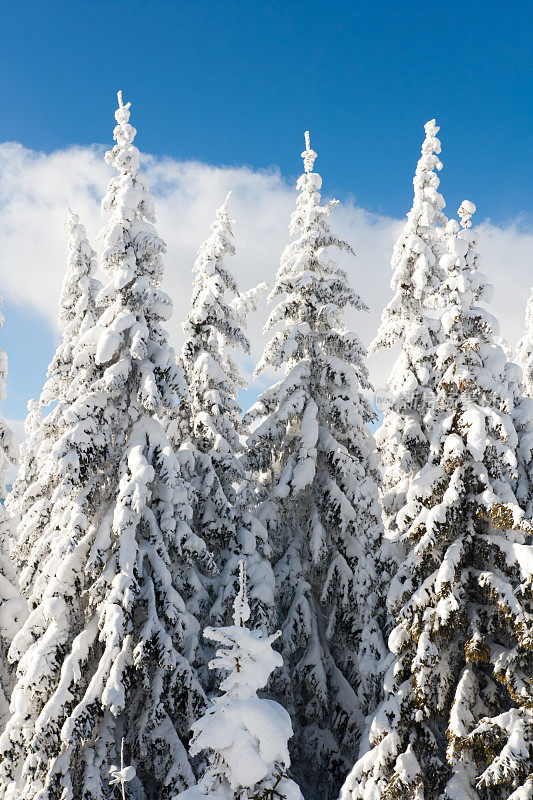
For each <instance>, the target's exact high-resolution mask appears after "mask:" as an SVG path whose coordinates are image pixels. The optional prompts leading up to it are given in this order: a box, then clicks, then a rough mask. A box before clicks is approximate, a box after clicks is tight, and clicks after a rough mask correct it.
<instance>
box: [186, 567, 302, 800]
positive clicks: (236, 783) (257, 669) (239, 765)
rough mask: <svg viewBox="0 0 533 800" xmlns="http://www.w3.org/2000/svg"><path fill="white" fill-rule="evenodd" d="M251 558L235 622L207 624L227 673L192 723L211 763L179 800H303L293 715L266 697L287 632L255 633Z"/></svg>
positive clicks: (196, 746) (195, 749) (218, 664)
mask: <svg viewBox="0 0 533 800" xmlns="http://www.w3.org/2000/svg"><path fill="white" fill-rule="evenodd" d="M249 619H250V605H249V603H248V599H247V597H246V577H245V565H244V561H241V564H240V587H239V592H238V594H237V597H236V598H235V603H234V616H233V622H234V624H233V625H230V626H227V627H214V628H206V630H205V632H204V635H205V636H206V637H207V638H208V639H210V640H211V641H213V642H215V643H216V644H217V645H218V648H219V649H218V650H217V652H216V656H215V658H213V660H212V661H211V662H210V664H209V667H210V669H216V670H222V671H223V672H227V676H226V677H225V678H224V680H223V681H222V683H221V684H220V689H221V692H222V693H221V694H220V695H218V696H217V697H215V698H214V699H213V701H212V703H211V705H210V707H209V708H208V709H207V711H206V712H205V714H204V715H203V716H202V717H200V719H199V720H198V721H197V722H195V723H194V725H193V738H192V741H191V753H192V754H193V755H197V754H199V753H202V752H204V753H205V752H207V760H208V763H207V766H206V768H205V769H204V772H203V775H202V777H201V778H200V780H199V781H198V784H197V785H196V786H193V787H191V788H189V789H186V790H185V791H184V792H182V793H181V794H180V795H178V797H177V798H176V800H204V799H205V798H206V797H209V798H212V800H303V798H302V794H301V792H300V789H299V788H298V785H297V784H296V783H295V782H294V781H293V780H291V778H290V777H289V775H288V773H287V770H288V768H289V766H290V757H289V751H288V740H289V738H290V737H291V736H292V726H291V720H290V717H289V715H288V713H287V712H286V711H285V709H284V708H282V706H280V705H279V703H276V702H275V701H274V700H267V699H265V698H259V697H258V696H257V692H258V691H259V690H261V689H263V688H264V687H265V686H266V684H267V681H268V679H269V676H270V674H271V673H272V672H273V671H274V670H276V669H278V668H279V667H280V666H281V665H282V663H283V659H282V657H281V656H280V654H279V653H277V652H276V651H275V650H273V648H272V643H273V642H274V641H276V639H277V638H278V637H279V636H280V632H279V631H278V632H277V633H275V634H273V635H272V636H266V635H264V634H263V633H261V632H260V631H258V630H253V629H252V630H250V629H249V628H248V627H247V625H246V623H247V622H248V620H249Z"/></svg>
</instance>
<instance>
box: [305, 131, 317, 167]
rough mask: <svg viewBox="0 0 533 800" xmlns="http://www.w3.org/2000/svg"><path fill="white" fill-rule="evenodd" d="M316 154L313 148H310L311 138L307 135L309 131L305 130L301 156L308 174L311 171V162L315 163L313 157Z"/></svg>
mask: <svg viewBox="0 0 533 800" xmlns="http://www.w3.org/2000/svg"><path fill="white" fill-rule="evenodd" d="M316 157H317V154H316V153H315V151H314V150H311V139H310V137H309V131H306V132H305V150H304V151H303V153H302V158H303V160H304V169H305V171H306V172H307V174H309V173H310V172H312V171H313V164H314V163H315V158H316Z"/></svg>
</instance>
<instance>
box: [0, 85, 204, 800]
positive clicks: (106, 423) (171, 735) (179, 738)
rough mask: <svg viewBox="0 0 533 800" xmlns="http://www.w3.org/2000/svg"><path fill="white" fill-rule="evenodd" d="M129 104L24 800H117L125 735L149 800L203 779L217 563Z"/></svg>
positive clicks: (3, 772)
mask: <svg viewBox="0 0 533 800" xmlns="http://www.w3.org/2000/svg"><path fill="white" fill-rule="evenodd" d="M118 98H119V108H118V110H117V111H116V113H115V118H116V121H117V125H116V127H115V130H114V138H115V141H116V145H115V147H114V148H113V150H111V151H109V152H108V153H107V154H106V160H107V161H108V162H110V163H112V164H113V165H114V166H115V168H116V169H117V172H118V175H117V176H116V177H114V178H112V179H111V181H110V183H109V187H108V190H107V193H106V196H105V197H104V200H103V203H102V207H103V209H104V210H109V211H110V212H111V214H110V219H109V222H108V224H107V226H106V228H105V229H104V231H103V237H102V238H103V256H102V267H103V269H104V272H105V273H106V276H107V279H108V282H107V283H106V285H105V286H104V288H103V289H102V290H101V292H100V293H99V296H98V303H99V305H100V307H101V310H102V313H101V314H100V316H99V318H98V321H97V322H96V324H95V325H93V326H92V327H89V328H88V330H87V331H86V332H85V333H84V334H83V336H82V337H81V339H80V341H79V342H78V344H77V345H76V348H75V353H76V359H78V351H79V358H80V359H81V361H78V368H77V370H76V374H75V376H74V378H73V383H75V385H76V387H77V389H78V392H79V394H78V397H77V399H75V400H72V402H71V403H70V404H68V405H67V406H66V407H65V409H64V411H63V414H62V422H63V424H64V431H63V434H62V436H61V438H60V439H59V440H58V441H57V442H54V443H53V446H52V447H50V448H49V452H50V454H51V455H50V458H49V459H48V464H49V465H50V466H49V472H50V476H51V477H54V478H55V485H54V488H53V491H52V493H51V494H50V493H49V491H47V495H46V498H45V499H46V501H47V502H48V503H49V505H50V512H49V518H50V519H49V523H48V525H47V526H46V528H45V529H44V530H43V532H42V534H41V536H40V537H39V539H38V540H37V543H36V545H35V547H36V548H39V547H40V540H41V539H44V540H45V541H46V542H47V546H46V547H42V548H41V549H42V550H43V554H44V555H43V558H42V559H41V562H40V563H35V564H33V563H32V565H31V567H32V570H33V571H34V572H35V573H36V577H35V579H34V580H33V582H32V585H31V607H32V611H31V613H30V616H29V618H28V620H27V623H26V624H25V626H24V627H23V629H22V631H21V632H20V633H19V634H18V635H17V636H16V637H15V639H14V640H13V643H12V645H11V648H10V656H11V658H12V659H14V660H16V661H18V668H17V684H16V686H15V689H14V691H13V701H12V702H13V714H12V717H11V719H10V722H9V724H8V726H7V728H6V731H5V732H4V734H3V736H2V737H1V739H0V750H1V753H2V761H1V763H0V788H1V789H2V790H3V794H4V796H5V797H6V798H10V799H11V798H13V799H14V798H17V800H19V798H21V797H24V799H25V800H33V798H39V800H59V798H61V800H74V798H76V800H111V798H113V797H115V788H114V787H115V783H116V772H117V768H116V766H115V765H116V764H118V763H120V752H121V746H122V740H123V739H124V743H125V748H126V757H127V759H128V761H129V762H130V764H131V766H132V767H133V768H134V770H135V772H136V775H135V777H134V778H133V779H132V780H131V781H130V783H129V792H130V794H131V796H132V797H134V798H135V800H145V798H150V799H151V800H152V798H161V800H162V799H163V798H165V799H166V798H171V797H172V796H173V795H174V794H175V793H176V792H177V791H180V790H182V789H183V788H185V787H186V786H187V785H189V784H191V783H192V782H193V780H194V777H193V773H192V770H191V766H190V764H189V759H188V756H187V753H186V739H187V736H188V731H189V728H190V724H191V723H192V721H193V720H194V719H195V718H196V717H197V716H198V714H199V712H200V710H201V708H202V707H203V703H204V694H203V691H202V689H201V687H200V685H199V683H198V680H197V678H196V675H195V673H194V670H193V668H192V667H191V661H192V660H193V658H194V650H195V647H196V641H197V632H198V623H197V621H196V620H195V619H194V618H193V617H192V616H191V614H190V613H188V612H187V610H186V607H185V603H186V599H187V595H188V593H192V592H193V591H194V590H195V580H196V577H195V576H196V573H197V565H198V564H202V565H205V567H206V568H207V569H210V568H211V559H210V556H209V554H208V552H207V550H206V547H205V544H204V542H203V541H202V540H201V539H200V538H199V537H198V536H197V535H195V534H193V532H192V531H191V529H190V527H189V524H188V520H189V519H190V516H191V509H190V505H189V498H188V494H187V491H186V487H185V484H184V482H183V480H182V479H181V477H180V470H179V464H178V462H177V458H176V456H175V454H174V452H173V450H172V447H171V446H170V443H169V441H168V438H167V436H166V434H165V431H164V429H163V427H162V424H161V423H160V422H159V419H160V418H162V417H163V416H164V415H165V414H166V413H168V412H169V410H170V409H171V408H172V406H173V404H174V402H175V398H176V395H177V394H180V393H183V392H184V391H185V388H184V381H183V375H182V372H181V371H180V369H179V368H178V367H177V365H176V360H175V357H174V353H173V351H172V349H171V348H170V347H169V345H168V338H167V333H166V331H165V329H164V327H163V324H162V323H163V322H164V321H165V320H167V319H168V318H169V316H170V314H171V310H172V306H171V302H170V299H169V298H168V297H167V295H165V294H164V293H163V292H162V291H161V289H160V288H159V286H160V282H161V277H162V269H163V268H162V261H161V254H162V253H163V252H164V250H165V246H164V243H163V242H162V240H161V239H160V238H159V236H158V235H157V232H156V230H155V227H154V225H153V224H152V223H153V222H154V221H155V220H154V209H153V201H152V199H151V196H150V194H149V191H148V186H147V184H146V181H145V179H144V177H143V175H142V174H141V173H140V172H139V151H138V149H137V147H135V145H134V144H133V141H134V137H135V134H136V131H135V128H133V126H132V125H130V124H129V116H130V111H129V106H130V104H129V103H128V104H127V105H124V104H123V103H122V94H121V93H120V92H119V95H118ZM83 369H86V370H87V374H86V376H85V378H84V379H83V380H82V381H81V382H80V370H83ZM67 396H71V394H70V390H68V392H67ZM47 485H48V484H47ZM41 501H42V497H41V496H37V497H36V500H35V503H36V505H37V506H39V504H40V503H41ZM30 516H31V514H30V512H28V513H27V514H26V518H29V517H30ZM25 525H26V523H25V522H23V523H22V524H21V528H20V530H19V545H20V543H21V542H22V540H23V537H24V534H25V530H26V529H25ZM48 542H49V544H48Z"/></svg>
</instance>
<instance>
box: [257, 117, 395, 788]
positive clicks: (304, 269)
mask: <svg viewBox="0 0 533 800" xmlns="http://www.w3.org/2000/svg"><path fill="white" fill-rule="evenodd" d="M302 156H303V159H304V166H305V172H304V174H303V175H302V176H301V177H300V178H299V180H298V184H297V188H298V190H299V195H298V199H297V204H296V210H295V211H294V213H293V215H292V218H291V223H290V232H291V234H292V235H293V236H294V239H293V241H292V242H291V243H290V244H289V245H288V246H287V248H286V249H285V251H284V253H283V255H282V257H281V264H280V267H279V270H278V273H277V276H276V282H275V285H274V287H273V289H272V292H271V294H270V301H271V302H274V301H277V303H276V306H275V307H274V309H273V311H272V313H271V314H270V318H269V320H268V322H267V326H266V327H267V329H268V330H271V329H275V328H278V327H280V328H281V330H278V331H277V332H275V333H274V335H273V337H272V339H271V341H270V343H269V344H268V345H267V346H266V348H265V351H264V354H263V357H262V360H261V362H260V364H259V366H258V368H257V372H258V373H260V372H261V371H262V370H264V369H265V368H266V367H272V368H274V369H277V368H282V369H284V371H285V376H284V377H283V378H282V379H281V380H280V381H279V382H278V383H276V384H274V385H273V386H272V387H271V388H270V389H267V390H266V391H265V392H263V393H262V394H261V395H260V397H259V400H258V402H257V404H256V405H255V406H254V407H253V408H252V409H251V411H250V412H249V414H248V421H249V422H250V423H252V422H253V423H254V425H255V428H254V430H253V431H252V433H251V434H250V436H249V439H248V462H249V467H250V469H251V470H252V471H253V472H254V474H255V475H256V481H257V499H258V501H259V506H258V509H257V515H258V517H259V519H260V521H261V522H262V523H263V524H264V525H265V527H266V529H267V530H268V534H269V545H270V546H271V547H272V552H273V562H274V565H275V566H274V573H275V578H276V601H277V614H278V620H279V625H280V627H281V629H282V637H281V651H282V654H283V659H284V667H283V670H282V673H281V677H280V678H278V679H277V680H276V681H275V682H274V687H273V691H274V693H275V696H276V697H280V698H283V703H284V705H285V707H286V708H287V709H288V710H289V711H290V713H291V716H292V720H293V725H294V730H295V738H294V741H293V743H292V760H293V764H294V768H295V774H296V775H297V777H298V781H299V783H300V785H301V786H302V789H303V791H304V793H305V794H306V796H307V797H308V798H313V797H318V796H320V797H321V798H327V797H333V796H336V793H337V791H338V788H339V785H340V781H341V778H342V776H343V775H344V774H345V771H346V769H347V768H348V766H347V765H348V762H349V759H350V758H351V757H353V756H354V755H355V753H356V749H357V745H358V742H359V736H360V731H361V729H362V727H363V724H364V716H365V714H366V713H367V711H368V709H369V708H371V707H372V705H375V703H376V700H377V695H378V691H379V680H380V678H379V671H380V669H379V662H380V658H381V656H382V654H383V653H384V651H385V646H384V644H383V640H382V631H383V629H384V627H385V623H384V618H383V617H384V609H383V586H384V584H386V582H387V580H388V575H387V571H386V564H385V563H383V562H382V561H381V560H380V559H382V558H384V555H383V554H382V553H381V551H380V546H381V538H382V526H381V522H380V509H379V504H378V497H377V488H376V481H377V472H376V465H375V463H374V453H373V449H374V442H373V438H372V436H371V434H370V433H369V431H368V429H367V427H366V424H367V423H368V422H370V421H371V420H372V419H374V412H373V411H372V409H371V407H370V405H369V404H368V402H367V400H366V399H365V397H364V395H363V391H365V390H368V389H370V388H371V387H370V383H369V381H368V374H367V369H366V366H365V363H364V359H365V350H364V348H363V346H362V344H361V342H360V341H359V339H358V337H357V336H356V335H355V334H353V333H351V332H350V331H348V330H347V328H346V325H345V322H344V311H345V309H346V308H350V307H353V308H356V309H366V306H365V305H364V303H363V301H362V300H361V298H360V297H359V296H358V295H357V294H356V293H355V292H354V291H353V290H352V289H351V288H350V286H349V282H348V277H347V275H346V273H345V272H344V270H342V269H341V268H340V267H339V266H338V265H337V264H336V263H335V262H334V261H333V260H332V259H331V257H330V255H329V252H328V251H329V248H330V247H332V246H334V247H337V248H338V249H340V250H343V251H345V252H347V253H349V254H352V253H353V251H352V248H351V247H350V246H349V245H348V244H347V243H346V242H344V241H342V240H341V239H339V238H338V237H337V236H336V235H335V234H334V233H333V232H332V231H331V229H330V227H329V226H328V224H327V221H326V218H327V217H328V216H329V214H330V213H331V212H332V210H333V209H334V208H335V206H336V204H337V202H336V201H332V202H330V203H328V204H327V205H321V204H320V193H319V190H320V188H321V184H322V180H321V178H320V176H319V175H318V174H316V173H314V172H313V171H312V170H313V164H314V160H315V158H316V153H315V152H314V151H313V150H311V149H310V145H309V138H308V134H307V133H306V150H305V151H304V152H303V153H302Z"/></svg>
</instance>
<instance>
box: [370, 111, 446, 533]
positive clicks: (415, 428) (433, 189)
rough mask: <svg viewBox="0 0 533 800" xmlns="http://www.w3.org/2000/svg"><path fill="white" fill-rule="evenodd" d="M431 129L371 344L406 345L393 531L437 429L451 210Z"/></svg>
mask: <svg viewBox="0 0 533 800" xmlns="http://www.w3.org/2000/svg"><path fill="white" fill-rule="evenodd" d="M425 131H426V137H425V139H424V142H423V144H422V156H421V158H420V160H419V161H418V164H417V167H416V172H415V177H414V179H413V185H414V200H413V206H412V208H411V211H410V212H409V213H408V215H407V222H406V223H405V225H404V228H403V231H402V233H401V235H400V237H399V239H398V241H397V242H396V245H395V247H394V250H393V254H392V259H391V266H392V269H393V276H392V280H391V288H392V290H393V292H394V295H393V298H392V300H391V301H390V302H389V304H388V306H387V307H386V308H385V310H384V311H383V315H382V319H381V325H380V328H379V331H378V334H377V336H376V339H375V340H374V342H373V343H372V344H371V346H370V352H376V351H377V350H379V349H381V348H384V347H386V348H390V347H394V346H397V345H399V347H400V352H399V355H398V357H397V359H396V361H395V363H394V366H393V368H392V370H391V373H390V376H389V379H388V381H387V393H386V399H385V403H384V408H383V424H382V425H381V426H380V428H379V430H378V431H377V434H376V440H377V446H378V451H379V455H380V462H381V465H382V472H383V485H382V505H383V517H384V521H385V528H386V535H387V536H388V537H389V538H391V539H394V538H395V537H396V535H397V521H396V516H397V514H398V513H399V512H400V511H401V509H402V508H403V505H404V502H405V495H406V492H407V490H408V487H409V484H410V480H411V479H412V477H413V476H414V475H415V474H416V472H417V471H418V470H419V469H420V468H421V467H422V466H423V464H424V463H425V461H426V459H427V455H428V451H429V440H430V437H431V430H430V428H431V407H432V403H433V400H434V389H435V381H434V371H435V345H436V344H437V343H438V342H437V340H438V334H439V327H438V320H437V319H436V318H435V317H436V315H435V311H434V306H435V304H436V295H435V289H436V287H437V286H438V285H439V283H440V280H441V277H442V271H441V269H440V264H439V259H440V256H441V255H442V254H443V252H444V244H443V238H442V226H443V225H445V224H446V217H445V216H444V213H443V211H442V209H443V208H444V206H445V203H444V200H443V197H442V195H441V194H440V193H439V192H438V187H439V178H438V176H437V172H436V171H437V170H441V169H442V164H441V162H440V160H439V157H438V154H439V153H440V151H441V144H440V141H439V139H438V138H437V133H438V132H439V128H438V127H437V125H436V124H435V120H434V119H433V120H430V122H427V123H426V125H425Z"/></svg>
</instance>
